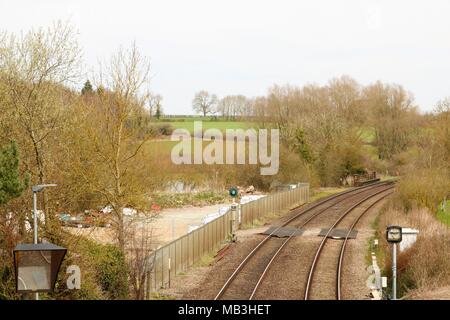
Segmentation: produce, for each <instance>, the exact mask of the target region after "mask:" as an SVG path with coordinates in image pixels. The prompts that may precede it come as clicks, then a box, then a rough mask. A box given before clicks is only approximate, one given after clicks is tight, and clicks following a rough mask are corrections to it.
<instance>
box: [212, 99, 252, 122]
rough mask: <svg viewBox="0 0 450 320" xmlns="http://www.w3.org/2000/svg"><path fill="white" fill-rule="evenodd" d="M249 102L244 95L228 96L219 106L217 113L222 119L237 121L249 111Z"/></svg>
mask: <svg viewBox="0 0 450 320" xmlns="http://www.w3.org/2000/svg"><path fill="white" fill-rule="evenodd" d="M248 106H249V101H248V99H247V98H246V97H245V96H243V95H234V96H226V97H224V98H223V99H221V100H220V101H219V102H218V104H217V112H218V113H220V114H221V115H222V117H225V118H228V119H230V118H231V119H236V117H239V116H242V115H244V114H245V112H247V111H248Z"/></svg>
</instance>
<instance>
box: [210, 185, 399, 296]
mask: <svg viewBox="0 0 450 320" xmlns="http://www.w3.org/2000/svg"><path fill="white" fill-rule="evenodd" d="M387 184H391V183H390V182H376V183H372V184H368V185H364V186H361V187H357V188H353V189H351V190H347V191H344V192H341V193H338V194H335V195H332V196H330V197H327V198H325V199H322V200H320V201H318V202H316V203H314V204H313V205H311V206H308V207H306V208H303V210H301V211H300V212H298V213H297V214H296V215H294V216H293V217H291V218H290V219H288V220H287V221H285V222H284V223H282V224H281V225H280V226H279V227H278V228H276V229H274V230H273V231H272V232H271V233H270V234H269V235H267V236H266V237H265V238H264V239H263V240H261V241H260V242H259V243H258V244H257V245H256V246H255V247H254V248H253V249H252V251H251V252H250V253H249V254H248V255H247V256H246V257H245V258H244V259H243V260H242V261H241V263H240V264H239V265H238V266H237V268H236V269H235V270H234V272H233V273H232V274H231V275H230V277H229V278H228V279H227V281H226V282H225V284H224V285H223V286H222V288H221V289H220V291H219V292H218V293H217V295H216V296H215V297H214V300H218V299H220V298H221V297H222V296H223V294H224V293H225V291H226V290H227V288H228V287H229V286H230V284H231V283H232V282H233V280H234V279H235V278H236V276H237V275H238V274H239V272H240V271H241V270H242V268H243V267H244V266H245V265H246V264H247V263H248V261H249V260H250V259H251V258H252V257H253V255H254V254H255V253H256V252H257V251H258V250H259V249H260V248H261V247H262V246H263V245H264V244H265V243H266V242H267V241H268V240H269V239H270V238H272V235H273V234H274V233H275V232H277V231H278V230H279V229H280V228H282V227H284V226H286V225H287V224H289V223H291V222H292V221H294V220H295V219H297V218H299V217H301V216H303V215H304V214H306V213H308V212H310V211H311V210H313V209H315V208H317V207H318V206H320V205H322V204H324V203H327V202H329V201H331V200H334V199H336V198H339V197H342V196H346V195H348V194H350V195H349V196H348V197H345V198H344V199H342V200H340V201H338V202H337V203H340V202H342V201H344V200H347V199H348V198H350V197H352V196H354V195H357V194H359V193H362V192H364V191H367V190H370V189H372V188H375V187H379V186H382V185H387ZM355 191H358V192H355ZM351 193H352V194H351ZM337 203H333V204H331V205H329V206H328V207H326V208H324V209H323V210H321V211H320V213H322V212H324V211H325V210H327V209H329V208H330V207H332V206H334V205H336V204H337ZM320 213H316V214H315V215H313V217H315V216H317V215H318V214H320ZM311 219H312V218H311V217H310V219H309V220H308V221H310V220H311Z"/></svg>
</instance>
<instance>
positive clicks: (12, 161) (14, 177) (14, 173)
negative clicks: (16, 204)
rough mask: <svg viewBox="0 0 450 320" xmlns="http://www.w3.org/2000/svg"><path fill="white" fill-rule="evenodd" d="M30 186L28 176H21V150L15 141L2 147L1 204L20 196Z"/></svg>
mask: <svg viewBox="0 0 450 320" xmlns="http://www.w3.org/2000/svg"><path fill="white" fill-rule="evenodd" d="M27 186H28V177H26V178H25V179H24V181H21V179H20V177H19V152H18V150H17V145H16V143H15V142H11V143H10V144H8V145H6V146H3V147H0V205H3V204H6V203H7V202H8V201H9V200H11V199H13V198H17V197H19V196H20V195H21V194H22V192H23V190H25V188H26V187H27Z"/></svg>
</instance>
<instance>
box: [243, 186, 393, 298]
mask: <svg viewBox="0 0 450 320" xmlns="http://www.w3.org/2000/svg"><path fill="white" fill-rule="evenodd" d="M384 190H386V189H384ZM347 199H348V198H347ZM345 200H346V199H345ZM326 209H328V208H326ZM326 209H325V210H326ZM325 210H324V211H325ZM322 212H323V211H319V212H317V213H316V214H314V215H312V216H311V217H309V218H308V219H307V220H306V221H304V222H303V223H301V224H300V225H297V226H296V228H303V227H304V226H305V225H307V224H308V223H309V222H310V221H311V220H312V219H314V218H315V217H316V216H318V215H319V214H321V213H322ZM294 235H295V231H293V232H292V233H291V234H290V235H289V237H288V238H286V240H285V241H284V242H283V243H282V244H281V246H280V247H279V248H278V250H277V251H276V252H275V254H274V255H273V256H272V258H271V259H270V261H269V263H268V264H267V265H266V267H265V269H264V271H263V273H262V274H261V276H260V278H259V279H258V282H257V283H256V285H255V287H254V289H253V292H252V294H251V295H250V298H249V300H252V299H253V297H254V296H255V294H256V291H257V290H258V288H259V285H260V284H261V283H262V281H263V280H264V278H265V276H266V274H267V271H269V269H270V267H271V265H272V263H273V262H274V261H275V259H276V258H277V257H278V254H279V253H280V252H281V251H282V250H283V248H284V247H285V246H286V244H287V243H288V242H289V241H290V240H291V239H292V238H294ZM349 235H350V232H349V233H348V235H347V237H348V236H349Z"/></svg>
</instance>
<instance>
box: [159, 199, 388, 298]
mask: <svg viewBox="0 0 450 320" xmlns="http://www.w3.org/2000/svg"><path fill="white" fill-rule="evenodd" d="M383 203H384V201H382V202H380V203H379V204H378V205H376V206H375V207H373V208H372V209H371V210H370V211H369V212H368V213H367V214H366V215H365V216H364V217H363V218H362V219H361V221H360V222H359V223H358V225H357V227H356V229H357V230H358V235H357V239H355V240H349V243H348V246H347V250H346V256H345V263H344V270H343V279H342V281H343V288H342V295H343V299H369V289H368V288H367V286H366V281H367V278H368V276H369V274H368V273H367V271H366V269H367V260H366V255H367V253H368V251H367V250H368V249H367V247H368V241H369V239H370V238H371V237H372V236H373V234H374V232H375V231H374V230H373V229H372V228H371V224H372V222H373V221H374V219H375V218H376V216H377V213H378V210H379V209H380V208H381V206H382V204H383ZM286 216H289V214H288V215H286ZM280 220H285V218H282V219H276V220H274V221H272V224H274V225H277V224H279V221H280ZM268 227H269V224H267V225H266V226H264V227H259V228H257V229H249V230H240V231H238V234H237V235H238V241H237V243H233V244H230V245H228V246H227V248H226V249H225V250H223V252H222V253H221V254H219V255H218V256H217V258H216V259H214V260H212V262H211V263H210V264H209V265H203V266H200V267H196V268H191V269H190V270H188V272H187V273H185V274H182V275H180V276H177V277H175V278H174V279H173V281H172V283H171V288H168V289H164V290H162V291H161V294H162V295H166V296H170V297H171V298H175V299H213V298H214V297H215V295H216V294H217V292H218V291H219V290H220V288H221V287H222V285H223V284H224V283H225V281H226V280H227V278H228V276H229V275H230V274H231V273H232V272H233V271H234V269H235V268H236V267H237V266H238V265H239V263H240V262H241V261H242V259H243V258H244V257H245V256H246V255H247V254H248V253H249V252H250V251H251V250H252V249H253V248H254V247H255V246H256V245H257V244H258V243H259V242H260V241H261V240H262V239H263V237H264V236H263V235H260V234H259V233H261V232H262V231H264V230H266V229H267V228H268ZM320 227H324V226H320V225H314V224H313V225H312V226H311V228H308V229H307V230H306V231H305V233H304V234H303V235H302V236H300V237H296V238H294V239H293V241H292V244H291V245H290V246H287V247H286V250H285V252H282V253H281V255H280V256H279V259H280V261H282V262H281V263H277V264H274V266H273V269H270V270H269V273H268V275H267V277H266V281H267V282H271V281H269V280H270V278H273V280H274V281H279V277H280V275H282V277H284V279H285V280H286V283H290V284H292V285H291V286H289V287H286V286H285V287H284V288H283V289H282V290H278V291H279V292H274V288H273V286H270V285H267V286H265V285H264V283H263V284H262V285H261V287H260V290H258V293H257V295H256V296H255V299H261V298H264V296H266V295H265V294H264V292H266V293H268V296H271V297H273V298H276V299H302V298H303V296H302V294H298V291H299V290H298V287H299V286H302V282H303V279H299V278H300V277H295V274H299V273H304V272H301V270H300V269H305V270H303V271H306V269H307V268H308V265H307V264H298V263H296V264H291V263H288V261H289V259H291V260H292V259H299V257H300V259H305V261H306V260H308V261H309V260H310V259H308V257H309V255H312V254H313V253H314V250H313V248H314V247H316V245H317V244H318V243H319V242H320V240H321V239H322V238H321V237H318V236H317V232H318V230H319V228H320ZM332 241H335V242H336V245H338V244H339V245H340V242H339V240H332ZM310 249H311V250H310ZM311 258H312V257H311ZM308 263H309V262H308ZM292 268H294V269H295V270H294V269H292ZM299 268H300V269H299ZM290 269H292V270H290ZM288 275H294V276H288ZM275 278H278V280H277V279H275ZM288 278H289V279H288ZM272 283H273V282H272ZM295 287H297V289H295ZM291 289H292V290H291ZM318 298H319V297H318ZM324 298H331V297H324Z"/></svg>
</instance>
